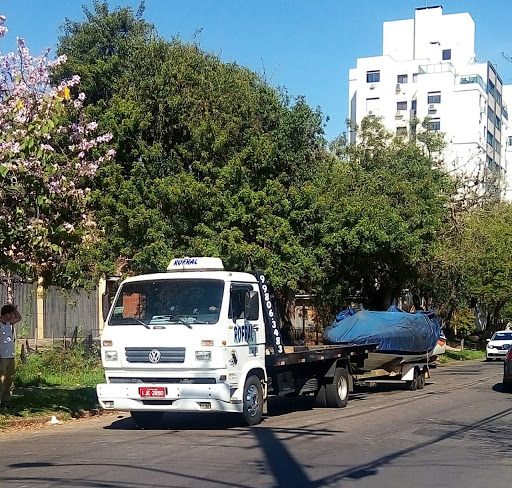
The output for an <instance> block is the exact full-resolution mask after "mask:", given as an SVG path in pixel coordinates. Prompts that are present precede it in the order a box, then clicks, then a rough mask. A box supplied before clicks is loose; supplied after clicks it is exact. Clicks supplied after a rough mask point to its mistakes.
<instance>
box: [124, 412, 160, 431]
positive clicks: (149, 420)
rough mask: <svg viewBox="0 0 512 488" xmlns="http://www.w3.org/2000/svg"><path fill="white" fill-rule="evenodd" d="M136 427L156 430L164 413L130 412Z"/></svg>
mask: <svg viewBox="0 0 512 488" xmlns="http://www.w3.org/2000/svg"><path fill="white" fill-rule="evenodd" d="M130 414H131V416H132V420H133V421H134V422H135V425H136V426H137V427H139V428H141V429H155V428H157V427H158V426H159V425H160V422H161V420H162V417H163V415H164V413H163V412H136V411H133V412H130Z"/></svg>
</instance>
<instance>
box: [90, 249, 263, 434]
mask: <svg viewBox="0 0 512 488" xmlns="http://www.w3.org/2000/svg"><path fill="white" fill-rule="evenodd" d="M101 358H102V363H103V366H104V369H105V378H106V382H105V383H104V384H99V385H98V386H97V393H98V399H99V402H100V404H101V406H102V407H103V408H104V409H106V410H129V411H130V412H131V414H132V417H133V419H134V421H135V422H136V423H137V424H138V425H140V426H148V425H151V424H156V423H158V422H159V421H160V418H161V416H162V415H163V413H164V412H171V411H189V412H190V411H212V412H215V411H216V412H236V413H240V414H243V415H244V417H245V419H246V421H247V422H248V423H249V424H255V423H258V422H259V421H260V419H261V414H262V411H263V403H264V401H265V399H266V396H267V388H266V385H267V374H266V370H265V323H264V317H263V310H262V300H261V296H260V290H259V283H258V280H257V279H256V277H255V276H253V275H251V274H248V273H239V272H229V271H225V270H224V267H223V264H222V261H221V260H220V259H219V258H181V259H173V260H172V261H171V263H170V264H169V267H168V269H167V273H156V274H148V275H141V276H137V277H133V278H128V279H126V280H124V281H123V282H122V283H121V285H120V287H119V289H118V291H117V294H116V296H115V299H114V302H113V304H112V306H111V308H110V311H109V313H108V316H107V317H106V321H105V327H104V329H103V333H102V337H101Z"/></svg>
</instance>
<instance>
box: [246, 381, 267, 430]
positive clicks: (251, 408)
mask: <svg viewBox="0 0 512 488" xmlns="http://www.w3.org/2000/svg"><path fill="white" fill-rule="evenodd" d="M262 415H263V389H262V387H261V380H260V379H259V378H258V377H257V376H249V378H247V380H246V382H245V386H244V412H243V416H244V420H245V421H246V423H247V425H256V424H259V423H260V422H261V417H262Z"/></svg>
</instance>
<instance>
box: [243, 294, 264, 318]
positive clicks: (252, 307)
mask: <svg viewBox="0 0 512 488" xmlns="http://www.w3.org/2000/svg"><path fill="white" fill-rule="evenodd" d="M259 312H260V308H259V295H258V292H257V291H249V292H247V293H246V294H245V314H244V315H245V318H246V319H247V320H258V318H259V316H260V313H259Z"/></svg>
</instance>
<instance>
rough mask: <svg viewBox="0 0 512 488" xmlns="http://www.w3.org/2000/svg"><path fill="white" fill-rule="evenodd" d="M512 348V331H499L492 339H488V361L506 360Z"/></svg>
mask: <svg viewBox="0 0 512 488" xmlns="http://www.w3.org/2000/svg"><path fill="white" fill-rule="evenodd" d="M511 346H512V331H511V330H499V331H498V332H495V333H494V334H493V336H492V337H491V338H490V339H487V348H486V350H487V361H490V360H492V359H505V357H506V356H507V352H508V350H509V349H510V347H511Z"/></svg>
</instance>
